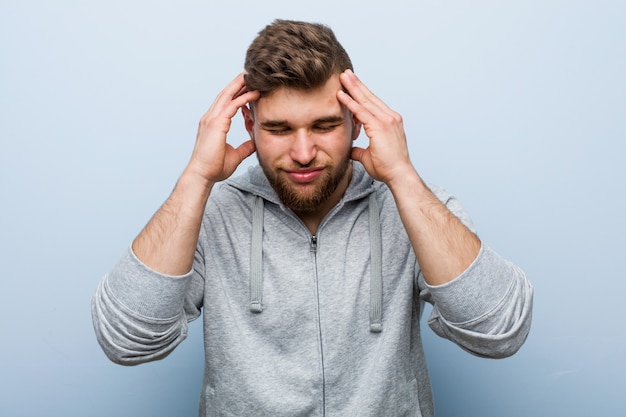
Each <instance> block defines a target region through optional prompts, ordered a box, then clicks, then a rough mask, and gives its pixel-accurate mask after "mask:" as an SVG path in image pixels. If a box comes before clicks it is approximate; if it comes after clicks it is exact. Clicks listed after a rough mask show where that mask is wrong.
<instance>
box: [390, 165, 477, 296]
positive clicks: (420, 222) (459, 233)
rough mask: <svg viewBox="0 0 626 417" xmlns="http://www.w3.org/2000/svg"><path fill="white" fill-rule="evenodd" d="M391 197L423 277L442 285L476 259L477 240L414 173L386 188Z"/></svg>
mask: <svg viewBox="0 0 626 417" xmlns="http://www.w3.org/2000/svg"><path fill="white" fill-rule="evenodd" d="M387 185H388V186H389V188H390V190H391V192H392V194H393V196H394V199H395V202H396V205H397V207H398V211H399V213H400V218H401V219H402V223H403V225H404V228H405V229H406V231H407V234H408V236H409V239H410V241H411V245H412V246H413V250H414V251H415V255H416V257H417V261H418V263H419V265H420V268H421V270H422V274H423V275H424V278H425V280H426V282H427V283H428V284H429V285H442V284H445V283H447V282H449V281H451V280H453V279H454V278H456V277H457V276H459V275H460V274H461V273H462V272H463V271H465V270H466V269H467V268H468V267H469V265H470V264H471V263H472V262H473V261H474V259H476V256H477V255H478V252H479V250H480V245H481V244H480V240H479V239H478V237H477V236H476V235H475V234H474V233H472V232H471V231H470V230H469V229H468V228H467V227H466V226H465V225H464V224H463V223H462V222H461V221H460V220H459V219H458V218H457V217H456V216H455V215H454V214H453V213H452V212H450V210H448V208H447V207H446V206H445V205H444V204H443V203H442V202H441V201H440V200H439V199H438V198H437V197H436V196H435V195H434V194H433V193H432V191H431V190H430V189H429V188H428V187H427V186H426V184H425V183H424V182H423V181H422V179H421V178H420V177H419V175H418V174H417V172H415V170H413V169H411V170H407V172H406V174H405V175H400V176H398V177H397V179H396V180H394V181H390V182H388V184H387Z"/></svg>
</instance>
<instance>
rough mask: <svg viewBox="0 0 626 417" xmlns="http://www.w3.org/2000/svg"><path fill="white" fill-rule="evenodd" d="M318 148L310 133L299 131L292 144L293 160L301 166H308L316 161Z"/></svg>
mask: <svg viewBox="0 0 626 417" xmlns="http://www.w3.org/2000/svg"><path fill="white" fill-rule="evenodd" d="M316 155H317V146H316V144H315V142H314V140H313V138H312V137H311V135H309V133H308V132H307V131H306V130H304V129H302V130H297V131H296V132H295V134H294V138H293V141H292V143H291V151H290V156H291V159H292V160H294V161H295V162H297V163H299V164H300V165H303V166H307V165H309V164H310V163H311V162H313V160H314V159H315V156H316Z"/></svg>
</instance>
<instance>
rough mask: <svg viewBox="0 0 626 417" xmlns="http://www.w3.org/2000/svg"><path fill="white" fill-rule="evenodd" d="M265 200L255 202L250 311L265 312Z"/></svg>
mask: <svg viewBox="0 0 626 417" xmlns="http://www.w3.org/2000/svg"><path fill="white" fill-rule="evenodd" d="M262 303H263V199H262V198H261V197H259V196H257V197H256V199H255V200H254V207H253V209H252V242H251V245H250V311H252V312H253V313H260V312H262V311H263V304H262Z"/></svg>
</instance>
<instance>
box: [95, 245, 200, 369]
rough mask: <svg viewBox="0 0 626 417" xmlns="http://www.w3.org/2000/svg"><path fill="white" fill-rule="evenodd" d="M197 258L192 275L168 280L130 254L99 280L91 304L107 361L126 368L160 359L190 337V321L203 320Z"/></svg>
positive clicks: (98, 336)
mask: <svg viewBox="0 0 626 417" xmlns="http://www.w3.org/2000/svg"><path fill="white" fill-rule="evenodd" d="M197 259H198V256H197V255H196V261H195V262H194V269H193V270H192V271H190V272H189V273H188V274H185V275H182V276H170V275H163V274H160V273H158V272H156V271H153V270H151V269H150V268H148V267H147V266H146V265H145V264H143V263H142V262H141V261H140V260H139V259H138V258H137V257H136V256H135V254H134V253H133V252H132V249H130V248H129V249H128V250H127V251H126V253H125V254H124V256H123V257H122V258H121V259H120V260H119V262H118V263H117V264H116V265H115V267H114V268H113V269H112V270H111V272H110V273H108V274H107V275H105V276H104V278H103V279H102V280H101V281H100V284H99V285H98V288H97V289H96V292H95V294H94V296H93V299H92V303H91V310H92V319H93V324H94V329H95V332H96V337H97V340H98V342H99V343H100V346H101V347H102V349H103V350H104V353H105V354H106V355H107V357H108V358H109V359H111V360H112V361H113V362H116V363H119V364H122V365H136V364H139V363H143V362H149V361H153V360H158V359H162V358H164V357H165V356H167V355H168V354H169V353H171V352H172V351H173V350H174V348H175V347H176V346H178V344H180V342H182V341H183V340H184V339H185V338H186V336H187V323H188V321H191V320H193V319H195V318H197V317H198V316H199V315H200V307H201V300H202V292H201V282H200V281H203V280H202V279H201V278H200V277H199V274H197V273H196V272H195V271H196V270H197V268H196V263H197ZM197 288H200V291H199V292H198V291H194V289H197Z"/></svg>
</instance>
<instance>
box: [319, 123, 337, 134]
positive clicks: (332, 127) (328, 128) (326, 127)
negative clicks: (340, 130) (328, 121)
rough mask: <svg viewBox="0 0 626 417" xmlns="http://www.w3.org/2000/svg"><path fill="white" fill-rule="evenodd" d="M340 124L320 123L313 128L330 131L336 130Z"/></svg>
mask: <svg viewBox="0 0 626 417" xmlns="http://www.w3.org/2000/svg"><path fill="white" fill-rule="evenodd" d="M339 125H340V124H333V125H318V126H314V127H313V129H314V130H317V131H318V132H330V131H332V130H334V129H335V128H336V127H337V126H339Z"/></svg>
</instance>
